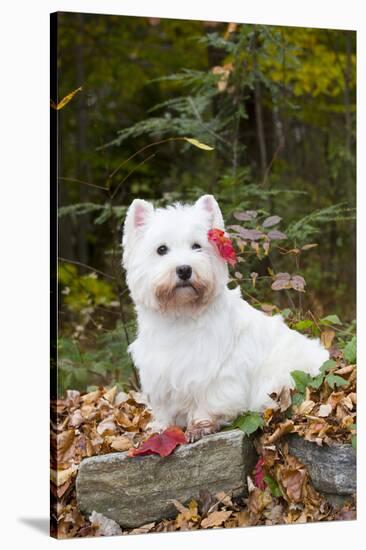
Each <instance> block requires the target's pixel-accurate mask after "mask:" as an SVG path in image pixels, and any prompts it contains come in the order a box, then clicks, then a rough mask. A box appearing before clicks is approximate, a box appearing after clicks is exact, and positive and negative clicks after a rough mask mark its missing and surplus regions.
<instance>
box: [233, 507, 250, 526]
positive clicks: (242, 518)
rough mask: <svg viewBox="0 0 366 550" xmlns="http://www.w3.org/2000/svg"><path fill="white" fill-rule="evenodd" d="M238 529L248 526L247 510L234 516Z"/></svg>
mask: <svg viewBox="0 0 366 550" xmlns="http://www.w3.org/2000/svg"><path fill="white" fill-rule="evenodd" d="M234 517H235V520H236V524H237V526H238V527H247V526H248V525H250V514H249V511H248V510H241V511H240V512H237V513H235V514H234Z"/></svg>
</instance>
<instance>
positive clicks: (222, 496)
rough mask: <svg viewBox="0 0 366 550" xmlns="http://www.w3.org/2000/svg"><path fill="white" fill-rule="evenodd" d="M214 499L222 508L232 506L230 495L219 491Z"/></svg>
mask: <svg viewBox="0 0 366 550" xmlns="http://www.w3.org/2000/svg"><path fill="white" fill-rule="evenodd" d="M215 497H216V498H217V500H218V501H219V502H220V503H221V504H223V505H224V506H232V505H233V503H232V500H231V497H230V495H228V494H227V493H225V492H224V491H220V492H219V493H216V494H215Z"/></svg>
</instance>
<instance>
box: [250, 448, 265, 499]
mask: <svg viewBox="0 0 366 550" xmlns="http://www.w3.org/2000/svg"><path fill="white" fill-rule="evenodd" d="M263 466H264V460H263V457H262V456H261V457H259V460H258V462H257V464H256V465H255V467H254V470H253V477H254V484H255V486H256V487H258V489H261V491H264V489H265V488H266V483H265V481H264V476H265V471H264V469H263Z"/></svg>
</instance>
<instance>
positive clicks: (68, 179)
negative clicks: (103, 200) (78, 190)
mask: <svg viewBox="0 0 366 550" xmlns="http://www.w3.org/2000/svg"><path fill="white" fill-rule="evenodd" d="M58 179H59V180H63V181H70V182H72V183H81V184H83V185H88V186H89V187H95V189H102V190H103V191H108V188H107V187H102V186H101V185H95V183H89V182H88V181H83V180H78V179H76V178H64V177H61V176H59V177H58Z"/></svg>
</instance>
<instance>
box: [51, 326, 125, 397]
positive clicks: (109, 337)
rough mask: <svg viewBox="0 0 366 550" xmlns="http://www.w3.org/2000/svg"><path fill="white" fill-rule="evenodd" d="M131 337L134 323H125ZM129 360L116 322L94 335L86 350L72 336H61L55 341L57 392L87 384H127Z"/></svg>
mask: <svg viewBox="0 0 366 550" xmlns="http://www.w3.org/2000/svg"><path fill="white" fill-rule="evenodd" d="M129 332H130V334H131V336H133V332H134V326H133V325H130V326H129ZM130 375H131V359H130V357H129V355H128V353H127V342H126V338H125V335H124V330H123V327H122V326H121V323H120V322H118V323H117V324H116V327H115V329H114V330H111V331H108V332H105V333H102V334H100V335H99V336H97V338H96V341H95V343H94V344H93V346H90V349H83V346H82V343H80V342H78V341H77V340H76V339H72V338H67V337H63V338H60V340H59V343H58V393H59V395H60V396H61V395H64V393H65V391H66V390H67V389H69V388H73V389H76V390H80V391H87V389H88V388H89V387H90V386H93V385H95V386H108V385H109V384H113V385H117V386H118V387H119V388H120V389H123V388H126V387H127V386H129V377H130Z"/></svg>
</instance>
